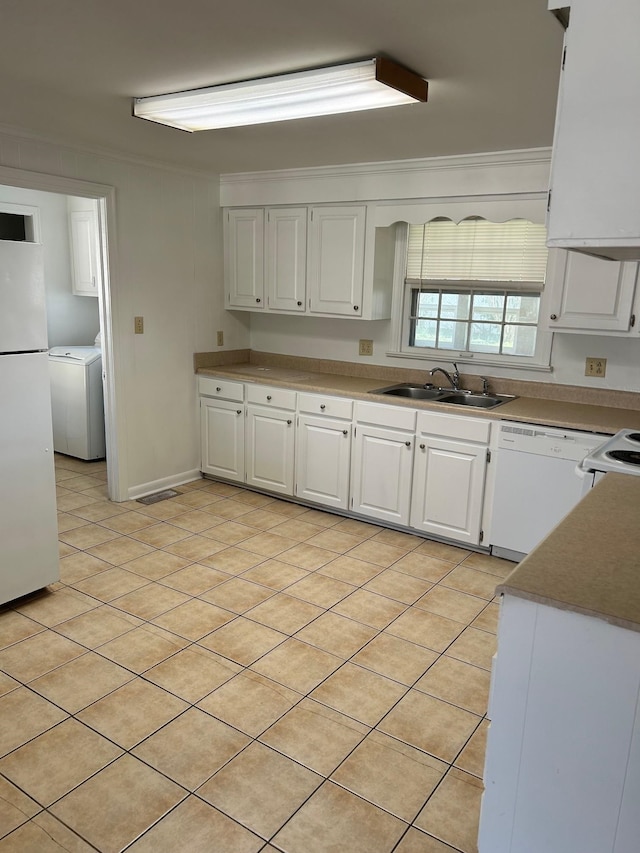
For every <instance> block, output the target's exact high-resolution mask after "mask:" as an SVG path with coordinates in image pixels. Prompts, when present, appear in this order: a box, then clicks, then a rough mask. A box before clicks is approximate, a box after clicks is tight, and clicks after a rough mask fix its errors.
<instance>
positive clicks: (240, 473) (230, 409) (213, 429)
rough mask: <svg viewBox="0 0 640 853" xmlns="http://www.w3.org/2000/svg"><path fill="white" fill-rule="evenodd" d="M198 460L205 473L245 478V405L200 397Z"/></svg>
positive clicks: (241, 480)
mask: <svg viewBox="0 0 640 853" xmlns="http://www.w3.org/2000/svg"><path fill="white" fill-rule="evenodd" d="M200 441H201V457H202V458H201V463H200V467H201V470H202V472H203V473H204V474H212V475H213V476H215V477H224V479H225V480H233V481H235V482H239V483H242V482H244V406H243V405H242V403H234V402H229V401H227V400H213V399H212V400H210V399H208V398H206V397H201V398H200Z"/></svg>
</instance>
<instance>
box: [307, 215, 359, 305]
mask: <svg viewBox="0 0 640 853" xmlns="http://www.w3.org/2000/svg"><path fill="white" fill-rule="evenodd" d="M365 220H366V207H365V206H364V205H362V206H358V207H347V206H345V207H312V208H311V209H310V211H309V244H308V254H307V282H308V290H309V308H310V310H311V312H312V313H314V314H337V315H344V316H347V317H360V316H361V314H362V295H363V282H364V242H365Z"/></svg>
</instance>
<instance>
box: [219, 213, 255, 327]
mask: <svg viewBox="0 0 640 853" xmlns="http://www.w3.org/2000/svg"><path fill="white" fill-rule="evenodd" d="M224 269H225V289H226V296H227V307H228V308H251V310H252V311H259V310H261V309H263V308H264V210H263V209H262V208H256V209H249V208H238V209H235V210H227V211H226V212H225V216H224Z"/></svg>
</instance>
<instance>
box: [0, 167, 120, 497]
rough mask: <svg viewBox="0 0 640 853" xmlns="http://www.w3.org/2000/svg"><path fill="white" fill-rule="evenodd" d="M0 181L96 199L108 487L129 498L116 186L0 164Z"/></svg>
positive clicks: (0, 183)
mask: <svg viewBox="0 0 640 853" xmlns="http://www.w3.org/2000/svg"><path fill="white" fill-rule="evenodd" d="M3 184H4V185H6V186H12V187H21V188H22V189H29V190H37V191H40V192H49V193H57V194H58V195H65V196H79V197H84V198H91V199H95V200H96V201H97V202H98V224H99V229H100V263H101V264H102V273H103V274H102V287H101V289H100V294H99V296H98V311H99V316H100V329H101V332H102V358H103V379H104V383H103V384H104V398H105V399H104V414H105V439H106V454H107V489H108V494H109V498H110V500H112V501H126V500H128V492H127V480H126V472H125V471H123V468H122V465H121V464H120V460H121V459H126V455H125V454H124V451H123V448H122V447H121V446H120V445H121V441H122V438H121V437H122V436H124V435H125V434H126V432H125V429H124V414H123V407H122V406H119V401H120V399H122V398H121V395H120V383H119V382H118V381H117V375H118V372H117V366H116V358H115V354H114V347H113V339H114V318H115V316H116V311H115V302H116V300H115V299H114V293H116V292H117V290H118V289H117V287H115V286H114V283H115V282H116V281H117V262H116V261H117V254H116V205H115V187H112V186H108V185H106V184H96V183H92V182H90V181H83V180H78V179H77V178H65V177H59V176H57V175H48V174H45V173H42V172H29V171H26V170H24V169H14V168H11V167H9V166H0V185H3ZM120 451H121V452H120Z"/></svg>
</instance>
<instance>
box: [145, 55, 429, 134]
mask: <svg viewBox="0 0 640 853" xmlns="http://www.w3.org/2000/svg"><path fill="white" fill-rule="evenodd" d="M426 100H427V83H426V81H425V80H423V79H422V77H419V76H418V75H417V74H414V73H413V71H409V70H408V69H406V68H403V67H402V66H401V65H398V64H397V63H396V62H394V61H393V60H391V59H383V58H381V57H377V58H373V59H365V60H363V61H361V62H350V63H347V64H346V65H334V66H332V67H330V68H314V69H311V70H309V71H298V72H295V73H293V74H279V75H278V76H277V77H263V78H261V79H259V80H246V81H244V82H242V83H227V84H225V85H222V86H210V87H209V88H207V89H192V90H190V91H187V92H175V93H174V94H171V95H155V96H153V97H150V98H134V100H133V114H134V116H137V117H138V118H144V119H148V120H149V121H154V122H158V123H160V124H166V125H168V126H169V127H177V128H180V129H181V130H189V131H194V130H211V129H214V128H221V127H240V126H241V125H247V124H265V123H266V122H272V121H287V120H289V119H295V118H308V117H310V116H323V115H332V114H334V113H348V112H355V111H357V110H373V109H377V108H378V107H392V106H396V105H397V104H406V103H411V102H412V101H426Z"/></svg>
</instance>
